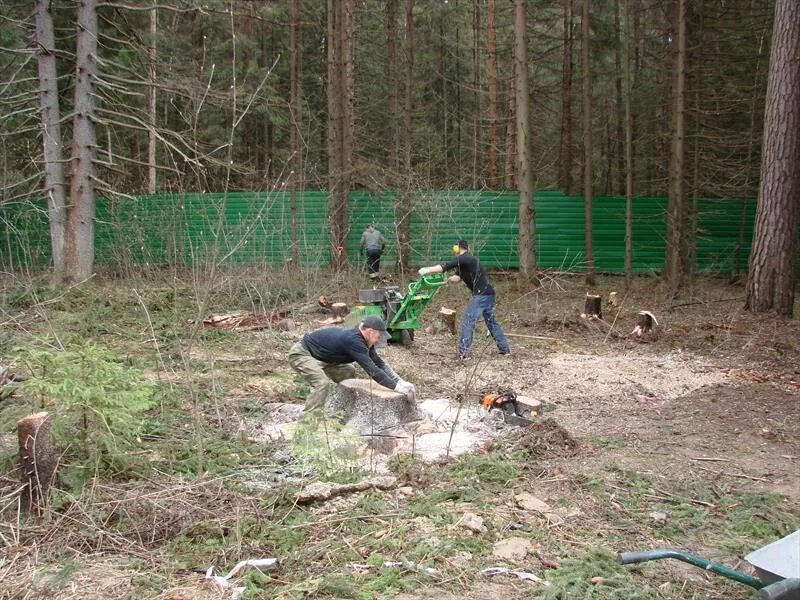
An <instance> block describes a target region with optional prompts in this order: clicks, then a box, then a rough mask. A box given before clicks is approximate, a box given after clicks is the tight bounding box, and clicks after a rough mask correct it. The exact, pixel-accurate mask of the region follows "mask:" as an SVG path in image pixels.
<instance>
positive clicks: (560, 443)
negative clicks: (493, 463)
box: [511, 417, 580, 458]
mask: <svg viewBox="0 0 800 600" xmlns="http://www.w3.org/2000/svg"><path fill="white" fill-rule="evenodd" d="M511 443H512V445H513V446H514V447H515V448H525V449H526V450H528V452H530V453H531V454H532V455H533V456H536V457H538V458H546V457H561V456H575V455H576V454H578V453H579V452H580V444H579V443H578V441H577V440H576V439H575V438H573V437H572V436H571V435H570V434H569V433H568V432H567V430H566V429H564V428H563V427H561V425H559V424H558V423H556V422H555V421H554V420H553V419H551V418H549V417H548V418H546V419H541V420H536V421H534V422H533V424H532V425H529V426H528V427H523V428H522V429H520V430H519V433H517V434H515V435H514V436H513V437H511Z"/></svg>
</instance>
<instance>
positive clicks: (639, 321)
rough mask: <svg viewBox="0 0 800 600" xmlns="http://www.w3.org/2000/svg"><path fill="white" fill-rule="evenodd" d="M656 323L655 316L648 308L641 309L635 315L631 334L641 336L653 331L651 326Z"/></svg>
mask: <svg viewBox="0 0 800 600" xmlns="http://www.w3.org/2000/svg"><path fill="white" fill-rule="evenodd" d="M656 325H658V321H657V320H656V316H655V315H654V314H653V313H651V312H650V311H649V310H641V311H639V314H638V315H637V316H636V327H634V328H633V331H631V335H635V336H636V337H642V335H644V334H646V333H650V332H651V331H653V327H655V326H656Z"/></svg>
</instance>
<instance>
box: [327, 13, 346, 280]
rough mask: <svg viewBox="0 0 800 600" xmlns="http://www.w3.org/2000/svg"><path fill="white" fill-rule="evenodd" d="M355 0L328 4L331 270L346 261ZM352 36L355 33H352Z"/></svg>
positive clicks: (341, 265)
mask: <svg viewBox="0 0 800 600" xmlns="http://www.w3.org/2000/svg"><path fill="white" fill-rule="evenodd" d="M351 5H352V0H328V61H327V74H328V90H327V101H328V179H329V181H330V185H329V193H330V223H331V267H332V268H333V269H334V270H337V271H338V270H341V269H343V268H345V267H346V266H347V264H348V261H347V230H348V221H349V209H348V192H349V188H348V185H347V181H348V177H349V173H348V170H349V168H350V163H349V161H348V159H349V158H350V156H349V155H348V148H347V145H346V140H347V137H348V135H349V134H348V133H346V132H345V131H344V130H345V127H346V126H347V123H348V119H349V115H350V114H351V113H350V112H348V108H347V105H348V103H349V102H351V99H350V97H349V96H348V87H347V80H348V78H349V77H351V76H352V72H351V69H352V65H351V64H350V63H349V57H348V56H347V55H346V53H347V52H348V51H349V50H350V41H349V40H347V37H348V33H347V31H346V28H347V26H348V24H352V18H351V17H350V16H348V15H350V14H351V12H350V11H351V8H352V6H351ZM351 33H352V32H351Z"/></svg>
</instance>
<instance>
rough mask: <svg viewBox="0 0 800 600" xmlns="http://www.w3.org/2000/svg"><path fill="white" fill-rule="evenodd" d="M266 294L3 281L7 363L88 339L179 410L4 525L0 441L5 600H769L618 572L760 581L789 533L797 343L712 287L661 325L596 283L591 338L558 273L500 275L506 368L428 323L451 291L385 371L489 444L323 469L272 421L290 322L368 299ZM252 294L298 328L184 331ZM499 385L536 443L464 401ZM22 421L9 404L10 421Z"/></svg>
mask: <svg viewBox="0 0 800 600" xmlns="http://www.w3.org/2000/svg"><path fill="white" fill-rule="evenodd" d="M265 281H266V283H265ZM270 281H272V280H270V279H269V278H267V279H266V280H265V279H263V278H260V279H259V278H256V279H254V280H253V281H251V282H249V283H246V282H243V281H242V280H241V279H238V280H237V279H234V278H233V277H232V276H231V278H229V279H227V280H226V284H225V285H221V286H217V287H216V288H215V290H214V291H213V294H211V296H210V297H211V300H210V301H209V302H208V303H207V304H206V303H202V302H201V301H199V300H197V298H199V297H200V294H197V293H195V292H196V290H193V289H192V288H191V287H190V286H189V285H188V284H186V283H182V282H180V281H178V280H177V279H175V278H173V279H172V280H171V281H169V282H166V283H165V281H163V280H161V281H155V280H149V281H146V282H144V281H141V280H137V281H130V280H111V279H107V280H105V281H103V282H99V283H95V282H90V283H88V284H85V285H84V286H83V287H82V288H75V289H73V290H70V291H68V292H67V293H64V294H54V293H52V292H50V295H51V297H50V298H49V299H45V297H46V296H47V293H48V292H46V291H43V290H41V289H39V290H38V292H36V293H34V291H35V285H33V284H31V283H26V284H24V285H23V284H21V283H20V282H19V281H17V282H15V283H14V285H13V286H12V285H6V287H5V288H4V296H3V298H4V304H3V306H4V308H3V310H4V311H5V315H6V317H5V319H4V321H5V324H4V328H3V330H2V332H3V336H4V337H3V339H2V342H3V347H4V354H9V353H10V351H11V348H12V347H13V346H18V345H20V344H25V343H29V342H31V340H34V339H41V338H44V337H47V336H54V335H57V336H58V337H59V339H62V340H69V339H70V338H71V337H72V338H75V339H78V338H81V339H85V338H91V339H94V340H96V341H98V342H101V343H103V344H106V345H107V346H109V347H112V348H114V349H115V350H116V351H117V352H118V353H119V354H120V355H121V356H124V357H126V358H127V361H128V362H129V363H130V364H133V365H135V366H136V367H137V368H139V369H141V371H142V372H143V374H144V376H145V377H147V378H148V379H152V380H155V381H158V382H159V384H160V385H161V386H162V387H163V388H164V389H165V390H166V393H164V395H163V397H162V399H161V401H160V402H161V403H160V407H159V408H158V409H153V411H152V414H150V415H149V417H148V423H149V425H148V427H150V429H149V430H148V433H147V435H145V434H142V436H141V439H137V444H138V447H137V448H136V449H135V451H133V452H132V454H135V455H136V456H139V457H141V458H142V460H143V463H144V464H145V468H138V469H134V470H132V471H130V472H125V473H118V474H117V475H103V476H100V475H98V476H97V477H95V478H93V479H92V480H91V481H90V482H89V483H88V484H87V485H86V486H85V487H84V488H81V489H80V490H75V489H73V490H66V491H58V492H56V493H55V494H54V496H53V499H52V501H51V505H50V506H48V508H47V509H46V510H45V512H44V514H43V515H42V516H41V517H39V518H28V519H21V518H20V517H19V515H18V514H17V513H16V512H15V509H14V506H15V500H14V499H15V498H16V494H18V483H17V482H18V480H19V473H18V471H15V460H16V458H15V444H16V437H15V434H14V429H13V427H5V429H4V433H6V434H7V435H6V436H5V437H4V438H3V440H2V443H1V444H0V452H2V456H0V458H3V460H4V463H3V464H4V465H5V467H6V468H5V469H4V471H5V475H4V476H3V478H2V479H1V480H0V499H1V500H2V506H0V509H2V510H3V514H2V517H3V524H2V529H0V533H1V534H2V538H0V542H1V543H2V548H0V580H2V581H3V582H4V583H3V584H2V586H0V598H39V597H41V598H44V597H48V598H70V599H71V598H76V599H77V598H100V597H103V598H161V599H165V600H166V599H169V600H177V599H179V598H184V599H187V600H188V599H190V598H197V599H204V598H220V597H226V598H229V597H231V590H230V589H229V590H227V591H226V592H224V593H222V592H220V591H219V590H218V589H217V588H216V587H215V586H214V585H213V584H212V583H211V582H209V580H207V579H206V575H207V569H208V568H209V567H210V566H214V567H215V568H216V572H217V573H220V574H225V573H227V572H228V571H230V569H232V568H233V567H234V565H235V564H236V563H237V562H239V561H240V560H246V559H260V558H266V557H275V558H278V559H280V564H279V566H278V567H277V568H276V569H272V570H264V571H263V572H261V571H259V570H256V569H249V570H244V571H243V572H241V573H240V574H237V575H236V576H235V577H232V578H231V582H232V583H233V584H234V585H236V586H242V587H244V588H245V590H244V592H243V594H242V595H241V596H239V597H240V598H302V597H318V598H404V599H412V598H471V599H476V600H477V599H489V598H491V599H495V598H523V597H525V598H551V599H553V598H598V599H601V598H609V599H610V598H615V599H621V598H674V599H683V598H698V599H699V598H719V599H722V598H725V599H734V600H735V599H744V598H752V597H754V595H755V594H754V591H753V590H752V589H751V588H748V587H747V586H744V585H742V584H738V583H735V582H732V581H731V580H728V579H724V578H722V577H720V576H714V575H710V574H707V573H706V572H704V571H703V570H702V569H698V568H696V567H691V566H688V565H686V564H683V563H679V562H677V561H660V562H652V563H646V564H642V565H638V566H636V565H634V566H622V565H619V564H618V563H617V560H616V556H617V553H618V552H625V551H632V550H645V549H650V548H658V547H677V548H682V549H685V550H687V551H690V552H692V553H694V554H699V555H701V556H703V557H706V558H709V559H712V560H715V561H717V562H721V563H724V564H725V565H727V566H730V567H735V568H738V569H741V570H743V571H746V572H749V567H748V566H747V564H746V563H745V562H744V561H743V557H744V555H746V554H747V553H748V552H750V551H752V550H755V549H757V548H759V547H761V546H763V545H765V544H767V543H769V542H771V541H774V540H776V539H778V538H780V537H782V536H784V535H786V534H788V533H790V532H792V531H794V530H795V529H797V527H798V523H800V485H798V473H800V322H799V321H798V320H797V319H794V320H785V319H781V318H778V317H775V316H774V315H752V314H750V313H747V312H744V311H743V309H742V304H743V287H742V285H740V284H730V283H727V281H726V280H721V279H702V280H699V281H697V282H696V284H695V286H694V289H693V290H692V294H691V295H689V294H687V296H686V298H681V299H679V300H676V301H673V302H672V303H671V304H670V305H668V304H666V303H665V302H664V299H663V298H664V290H663V287H662V286H661V285H660V283H659V281H658V280H657V279H656V278H652V277H638V278H636V279H635V280H634V282H633V285H632V288H631V290H630V291H629V292H627V293H626V292H625V291H624V280H623V279H622V278H618V277H601V278H600V280H599V281H598V285H597V286H596V288H595V289H596V291H597V293H599V294H601V295H602V297H603V299H604V302H605V299H606V298H607V297H608V294H609V292H611V291H616V292H617V295H618V299H619V306H617V307H608V306H606V305H604V313H605V314H604V316H605V320H604V321H591V320H586V319H582V318H581V316H580V313H581V311H582V310H583V302H584V294H585V292H586V287H585V284H584V283H583V279H582V278H580V277H577V276H567V275H557V274H545V276H544V277H543V279H542V285H541V286H540V287H538V288H536V289H532V288H531V287H530V286H526V285H525V284H522V283H520V282H518V281H517V280H515V279H513V278H511V277H504V276H503V275H502V274H496V275H495V282H496V283H497V285H496V287H497V288H498V299H499V304H498V307H497V314H498V319H499V321H500V323H501V324H502V326H503V328H504V329H505V331H506V332H507V333H508V334H510V335H509V340H510V342H511V345H512V356H511V357H500V356H499V355H497V354H496V349H495V348H494V346H493V343H490V342H492V340H491V338H487V337H486V336H485V328H484V327H483V325H482V324H479V326H478V329H477V330H476V338H475V340H476V341H475V346H474V349H475V356H474V357H473V358H472V359H471V360H469V361H465V362H464V361H460V360H458V359H457V358H456V355H455V343H456V339H455V337H454V336H453V335H452V334H450V333H448V332H447V331H439V330H438V328H437V327H435V326H434V321H435V315H436V313H437V311H438V309H439V307H441V306H447V307H450V308H455V309H458V310H459V311H461V310H463V307H464V305H465V303H466V301H467V291H466V290H465V289H464V286H463V285H459V286H448V287H447V288H444V289H442V291H441V292H440V293H439V294H438V295H437V296H436V298H435V299H434V301H433V302H432V304H431V305H430V306H429V307H428V309H427V310H426V311H425V313H424V314H423V316H422V321H423V328H422V329H421V330H419V331H418V332H417V334H416V339H415V342H414V344H413V345H411V346H409V347H402V346H398V345H392V346H390V347H388V348H386V349H384V350H382V351H381V355H382V356H383V357H384V358H385V360H386V361H387V362H388V363H389V364H390V365H392V366H393V367H394V368H395V370H396V371H398V372H399V373H400V374H401V375H402V376H403V377H404V378H405V379H407V380H409V381H411V382H413V383H415V384H416V387H417V393H418V398H417V400H418V402H419V403H420V404H421V405H425V404H426V403H427V405H430V406H439V407H441V406H447V405H451V406H458V405H459V401H460V402H461V404H462V411H461V412H460V413H459V414H458V417H457V419H458V420H460V421H461V422H462V423H473V424H474V426H469V427H466V428H462V429H459V430H458V431H459V432H462V433H463V435H464V436H465V438H464V439H463V440H457V442H458V443H454V442H453V440H452V439H450V438H449V436H446V437H447V439H448V440H449V441H448V442H447V443H445V444H444V446H443V447H442V450H443V451H444V452H445V454H447V450H448V449H450V450H452V451H451V452H449V454H450V455H449V456H440V457H438V458H435V456H436V454H437V453H436V452H431V453H430V454H429V455H425V454H424V453H421V452H417V453H415V454H413V455H412V454H409V453H404V452H397V451H396V449H395V451H392V450H391V448H390V449H388V450H387V449H385V448H384V449H383V452H384V454H380V453H376V452H375V451H372V450H365V449H364V448H363V447H359V448H358V449H359V450H360V451H361V457H360V458H359V457H358V456H351V455H346V456H345V455H342V456H337V457H336V460H334V457H333V453H331V452H329V450H330V440H331V439H332V438H336V439H337V440H343V439H346V438H347V434H346V433H345V432H341V431H331V432H329V434H330V436H331V437H329V438H326V439H327V442H320V444H321V446H322V447H315V443H316V442H314V440H319V439H320V438H313V437H310V438H306V439H307V440H311V442H309V443H307V444H306V445H303V444H298V443H297V442H294V443H293V442H291V441H289V440H286V439H282V437H281V436H280V435H278V436H276V435H274V433H275V425H276V423H291V422H292V421H294V420H295V419H296V418H297V416H298V414H299V411H300V407H301V406H302V396H303V395H304V393H305V392H304V386H303V384H302V382H301V381H300V380H298V379H297V378H296V377H295V375H294V374H293V372H292V370H291V369H290V367H289V366H288V364H287V362H286V360H285V354H286V351H287V350H288V348H289V346H290V345H291V344H292V342H293V341H294V340H296V339H299V338H300V337H301V336H302V335H303V334H304V333H305V332H307V331H308V330H310V329H311V328H313V327H314V326H315V321H314V320H315V319H317V318H319V317H320V315H318V314H314V313H313V312H311V313H305V314H303V312H302V311H300V310H298V309H299V307H301V306H302V305H308V304H309V303H310V304H313V300H314V299H315V295H314V293H325V294H326V296H328V297H329V298H333V299H335V300H342V301H347V302H351V303H352V299H353V298H354V297H355V292H356V290H357V288H358V286H359V282H358V281H354V280H346V281H339V282H330V281H327V283H325V284H324V289H319V287H320V285H321V284H317V281H326V280H325V279H324V278H322V279H320V280H317V279H315V280H314V282H311V283H310V284H309V287H308V291H307V292H306V293H304V292H302V291H295V292H293V293H284V292H282V291H280V290H277V291H276V286H277V284H276V283H274V281H273V282H272V283H270ZM306 281H307V282H308V281H309V280H308V279H307V280H306ZM312 290H313V293H312ZM23 292H24V293H23ZM267 292H268V293H267ZM254 297H257V298H259V299H260V301H261V305H262V306H266V307H268V308H270V309H280V310H289V311H291V315H290V319H291V323H292V325H291V326H290V327H288V328H287V327H283V326H282V327H281V328H274V329H273V328H270V329H257V330H247V331H234V330H227V329H215V328H197V329H195V330H194V331H195V333H191V330H192V328H193V327H195V326H196V324H197V321H198V319H197V314H196V313H197V311H198V310H200V311H202V312H203V314H204V315H206V316H208V315H211V314H224V313H231V312H234V311H238V310H248V309H250V308H252V307H253V306H256V304H255V303H254V302H253V298H254ZM24 298H31V299H33V300H24ZM198 306H200V307H201V308H199V309H198ZM643 309H646V310H650V311H652V312H653V313H654V314H655V315H656V317H657V318H658V322H659V325H658V327H657V328H656V330H655V332H654V333H653V334H651V335H647V336H645V337H643V338H641V339H639V338H635V337H632V336H631V335H629V334H630V332H631V330H632V329H633V327H634V325H635V321H636V314H637V313H638V311H640V310H643ZM799 310H800V309H799ZM193 311H194V312H193ZM284 325H285V323H284ZM189 338H191V341H188V340H189ZM498 386H500V387H504V388H511V389H513V390H515V391H516V392H517V393H519V394H521V395H525V396H529V397H533V398H535V399H538V400H540V401H541V402H542V403H543V414H542V415H541V416H540V417H538V418H537V420H536V421H535V423H534V425H532V426H531V427H530V428H528V429H527V430H520V429H519V428H516V427H511V426H498V425H497V424H496V423H493V424H489V425H487V424H486V423H485V418H484V416H483V415H482V413H481V411H480V409H479V406H478V404H477V400H475V401H474V403H473V402H472V400H471V398H473V397H475V398H477V396H476V393H477V392H478V391H479V390H482V389H486V388H491V387H498ZM25 402H27V400H25V399H23V398H20V397H19V394H15V395H14V396H12V397H10V398H5V399H4V400H2V401H0V414H2V412H3V411H9V414H10V408H11V407H16V408H19V406H18V405H20V404H24V403H25ZM154 423H155V424H158V425H157V426H155V425H153V424H154ZM293 427H294V428H295V429H294V430H295V431H298V428H300V427H301V425H293ZM448 427H451V428H452V429H453V431H455V429H456V428H455V426H454V425H453V424H452V423H451V422H448ZM289 429H291V427H290V428H289ZM286 430H287V429H286V428H282V429H281V431H283V432H285V431H286ZM470 436H472V437H470ZM462 442H463V443H462ZM325 443H327V444H328V447H327V448H326V447H324V446H325ZM456 446H457V448H456ZM364 457H367V458H368V459H369V460H367V461H366V462H365V460H364ZM370 470H372V471H376V472H380V473H388V474H389V475H391V476H393V477H394V478H396V480H395V482H394V483H391V484H390V485H387V486H386V487H387V489H384V490H379V489H374V488H373V489H368V490H366V491H360V492H355V493H349V494H343V495H340V496H337V497H335V498H332V499H330V500H327V501H319V502H305V501H303V500H300V498H301V494H302V492H303V490H304V489H307V488H308V486H309V485H310V484H312V483H314V482H315V481H319V480H325V481H332V482H338V483H343V484H345V483H354V482H358V481H361V480H363V478H365V477H368V476H370V475H374V474H375V473H370ZM487 567H507V568H509V569H511V570H517V571H519V572H527V573H531V574H533V575H535V576H536V577H538V578H541V580H543V581H534V580H531V579H522V578H520V577H519V576H515V575H513V574H512V575H502V574H498V575H494V576H489V575H487V574H482V570H483V569H486V568H487Z"/></svg>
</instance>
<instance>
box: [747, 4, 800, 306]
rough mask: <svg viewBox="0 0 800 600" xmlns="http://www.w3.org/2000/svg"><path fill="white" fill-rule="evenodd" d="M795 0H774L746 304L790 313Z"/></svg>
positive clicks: (796, 153) (798, 117) (798, 217)
mask: <svg viewBox="0 0 800 600" xmlns="http://www.w3.org/2000/svg"><path fill="white" fill-rule="evenodd" d="M798 23H800V4H798V2H797V1H796V0H777V2H776V3H775V20H774V25H773V34H772V51H771V54H770V62H769V83H768V85H767V105H766V111H765V115H764V145H763V148H762V154H761V185H760V188H759V192H758V209H757V212H756V225H755V233H754V236H753V250H752V252H751V254H750V273H749V275H748V278H747V287H746V291H745V308H747V309H748V310H750V311H752V312H765V311H768V310H775V311H777V312H778V314H781V315H786V316H792V314H793V310H794V288H795V277H796V268H797V228H798V224H800V27H799V26H798Z"/></svg>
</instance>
